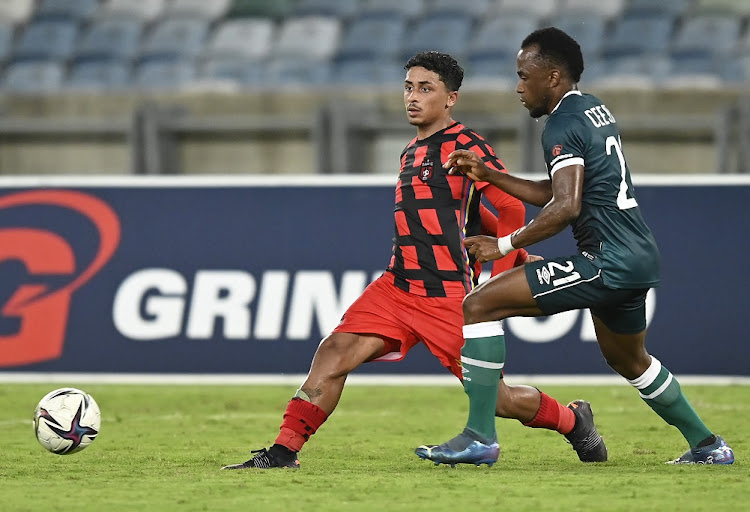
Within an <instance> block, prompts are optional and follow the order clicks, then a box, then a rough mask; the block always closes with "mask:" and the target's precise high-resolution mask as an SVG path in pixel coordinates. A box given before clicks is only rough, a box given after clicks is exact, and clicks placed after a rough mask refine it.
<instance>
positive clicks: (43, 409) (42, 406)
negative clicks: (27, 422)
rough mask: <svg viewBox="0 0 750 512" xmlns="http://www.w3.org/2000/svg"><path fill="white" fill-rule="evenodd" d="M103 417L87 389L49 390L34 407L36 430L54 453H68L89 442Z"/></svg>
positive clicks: (97, 432)
mask: <svg viewBox="0 0 750 512" xmlns="http://www.w3.org/2000/svg"><path fill="white" fill-rule="evenodd" d="M101 422H102V417H101V412H100V411H99V406H98V405H97V404H96V402H95V401H94V399H93V398H92V397H91V395H89V394H88V393H85V392H83V391H81V390H80V389H76V388H61V389H56V390H54V391H50V392H49V393H47V394H46V395H44V398H42V399H41V400H40V401H39V405H37V406H36V411H34V433H35V434H36V438H37V440H38V441H39V443H40V444H41V445H42V446H44V448H46V449H47V450H49V451H51V452H52V453H57V454H59V455H68V454H71V453H75V452H79V451H81V450H83V449H84V448H86V447H87V446H88V445H90V444H91V443H92V442H93V441H94V439H96V436H97V435H98V434H99V427H100V426H101Z"/></svg>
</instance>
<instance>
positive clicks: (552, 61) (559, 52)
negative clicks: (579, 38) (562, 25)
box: [521, 27, 583, 82]
mask: <svg viewBox="0 0 750 512" xmlns="http://www.w3.org/2000/svg"><path fill="white" fill-rule="evenodd" d="M534 45H536V46H537V47H538V48H539V57H540V58H541V59H542V60H543V61H544V62H545V64H547V65H548V66H560V67H562V68H563V69H565V70H566V71H567V73H568V75H569V76H570V78H571V80H573V81H574V82H578V81H579V80H580V79H581V74H582V73H583V54H582V53H581V47H580V46H579V44H578V43H577V42H576V40H575V39H573V38H572V37H570V36H569V35H568V34H566V33H565V32H563V31H562V30H560V29H559V28H556V27H547V28H540V29H539V30H535V31H534V32H532V33H531V34H529V35H528V36H526V39H524V40H523V42H522V43H521V48H524V49H525V48H528V47H529V46H534Z"/></svg>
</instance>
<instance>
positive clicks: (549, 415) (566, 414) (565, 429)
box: [524, 391, 576, 434]
mask: <svg viewBox="0 0 750 512" xmlns="http://www.w3.org/2000/svg"><path fill="white" fill-rule="evenodd" d="M539 394H540V395H542V402H541V403H540V404H539V410H538V411H537V413H536V416H534V419H533V420H531V421H530V422H528V423H524V425H526V426H527V427H532V428H546V429H549V430H556V431H558V432H560V433H561V434H567V433H569V432H570V431H571V430H573V427H574V426H575V424H576V415H575V414H573V411H572V410H570V409H568V408H567V407H565V406H564V405H563V404H561V403H560V402H558V401H557V400H555V399H554V398H552V397H551V396H549V395H545V394H544V393H542V392H541V391H540V392H539Z"/></svg>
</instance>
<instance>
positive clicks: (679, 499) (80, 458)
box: [0, 382, 750, 512]
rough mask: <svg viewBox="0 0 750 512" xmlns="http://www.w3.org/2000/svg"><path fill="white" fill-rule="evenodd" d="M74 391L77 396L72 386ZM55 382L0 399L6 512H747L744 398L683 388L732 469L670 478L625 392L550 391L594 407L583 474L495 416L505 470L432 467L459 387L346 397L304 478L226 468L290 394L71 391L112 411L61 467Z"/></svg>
mask: <svg viewBox="0 0 750 512" xmlns="http://www.w3.org/2000/svg"><path fill="white" fill-rule="evenodd" d="M66 385H73V386H76V383H75V382H71V383H69V384H68V383H66ZM57 387H62V385H60V384H52V385H49V384H48V385H41V384H4V385H3V386H2V387H1V388H0V404H2V407H0V411H1V412H0V432H2V442H1V445H0V449H1V452H0V510H2V511H4V512H7V511H24V510H28V511H32V510H101V511H106V512H115V511H119V510H138V511H140V512H143V511H152V510H154V511H170V510H185V511H187V510H209V511H223V510H255V511H277V510H279V511H280V510H298V511H352V510H356V511H359V510H372V511H378V512H389V511H419V510H427V511H451V512H454V511H455V510H506V511H525V510H530V511H540V512H542V511H543V512H547V511H558V510H559V511H575V510H591V511H599V510H602V511H629V512H630V511H638V512H642V511H650V510H654V511H656V510H658V511H672V510H676V511H690V510H696V511H697V510H713V509H719V510H750V470H749V469H748V468H750V466H749V465H748V463H747V462H746V460H747V459H746V457H747V456H746V455H745V454H746V453H748V450H750V422H749V421H748V419H750V386H684V389H685V391H686V393H687V395H688V397H689V399H690V400H691V401H692V403H693V405H694V407H695V408H696V410H698V412H699V413H700V414H701V415H702V417H703V418H704V420H705V421H706V422H707V423H708V425H709V427H710V428H712V429H713V430H714V431H715V432H718V433H720V434H722V435H723V436H724V437H725V439H727V441H728V442H729V443H730V445H732V447H733V448H734V450H735V454H736V457H737V462H736V463H735V464H734V465H733V466H715V467H714V466H705V467H704V466H668V465H665V464H664V461H666V460H668V459H670V458H674V457H676V456H678V455H680V454H681V453H682V452H683V451H684V450H685V448H686V445H685V443H684V440H683V439H682V437H681V436H680V434H679V432H678V431H677V430H676V429H674V428H673V427H670V426H667V425H665V424H663V423H662V422H661V420H660V419H659V418H658V417H657V416H656V415H655V414H654V413H653V412H651V410H650V409H648V407H647V406H646V405H645V404H644V403H643V402H641V400H640V399H639V398H638V394H637V393H636V392H635V390H633V389H632V388H630V387H628V386H625V385H621V386H588V387H583V386H543V387H542V389H543V390H544V391H546V392H547V393H548V394H550V395H552V396H554V397H556V398H558V399H559V400H560V401H563V402H567V401H570V400H573V399H576V398H585V399H587V400H590V401H591V402H592V404H593V408H594V413H595V417H596V422H597V424H598V427H599V430H600V432H601V433H602V435H603V436H604V438H605V440H606V442H607V445H608V447H609V454H610V455H609V458H610V460H609V461H608V462H606V463H603V464H588V465H584V464H582V463H580V462H579V461H578V459H577V457H576V455H575V453H574V452H573V450H572V449H571V448H570V446H569V445H568V444H566V443H565V442H564V440H563V438H562V437H561V436H560V435H558V434H556V433H554V432H549V431H542V430H537V429H529V428H526V427H523V426H522V425H520V424H519V423H518V422H516V421H510V420H498V432H499V436H500V442H501V445H502V453H501V458H500V460H499V461H498V463H497V464H496V465H495V466H494V467H492V468H489V467H487V466H481V467H475V466H459V467H456V468H450V467H448V466H434V465H433V464H431V463H429V462H427V461H421V460H419V459H418V458H417V457H416V456H415V455H414V453H413V450H414V448H415V447H416V446H418V445H420V444H423V443H427V442H441V441H444V440H446V439H447V438H449V437H451V436H453V435H454V434H456V433H457V432H459V430H460V429H461V428H462V427H463V425H464V422H465V419H466V410H467V403H468V402H467V399H466V397H465V395H464V394H463V391H462V390H461V388H460V387H459V386H458V384H456V386H443V387H439V386H438V387H427V386H424V387H422V386H413V387H395V386H350V387H347V389H345V391H344V396H343V398H342V400H341V403H340V405H339V408H338V409H337V410H336V412H335V413H334V414H333V416H332V417H331V418H330V419H329V421H328V422H327V423H326V424H325V425H324V426H323V427H322V428H321V430H320V431H319V432H318V434H316V436H315V437H314V438H313V440H312V441H311V442H310V443H308V445H307V446H306V447H305V448H304V449H303V451H302V453H301V455H300V461H301V463H302V468H301V469H300V470H297V471H294V470H272V471H231V472H230V471H220V470H219V468H220V467H221V466H222V465H223V464H227V463H234V462H241V461H243V460H245V459H247V458H249V456H250V453H249V452H250V450H251V449H258V448H261V447H264V446H268V445H269V443H271V442H272V441H273V439H274V438H275V435H276V432H277V431H278V426H279V423H280V419H281V413H282V411H283V409H284V406H285V404H286V401H287V400H288V399H289V397H290V396H291V395H292V394H293V393H294V389H295V388H294V387H291V386H211V385H206V386H168V385H159V386H143V385H110V384H106V385H104V384H102V385H93V384H85V385H84V384H81V385H78V386H77V387H81V388H82V389H85V390H86V391H88V392H89V393H91V394H92V395H93V396H94V398H95V399H96V400H97V402H98V403H99V405H100V407H101V410H102V429H101V434H100V436H99V438H98V439H97V440H96V441H95V442H94V443H93V444H92V445H91V446H90V447H89V448H87V449H86V450H84V451H83V452H80V453H77V454H73V455H69V456H58V455H54V454H51V453H47V452H46V451H44V449H43V448H42V447H41V446H40V445H39V444H38V443H37V441H36V439H35V438H34V435H33V432H32V427H31V416H32V412H33V409H34V407H35V405H36V403H37V401H38V400H39V399H40V398H41V397H42V396H43V395H44V394H45V393H46V392H48V391H50V390H52V389H54V388H57Z"/></svg>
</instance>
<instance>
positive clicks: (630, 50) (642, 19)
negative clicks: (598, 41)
mask: <svg viewBox="0 0 750 512" xmlns="http://www.w3.org/2000/svg"><path fill="white" fill-rule="evenodd" d="M673 25H674V19H673V18H672V17H671V16H665V15H659V14H658V15H644V16H641V15H632V16H624V17H622V18H619V19H618V20H616V21H615V25H614V30H613V31H612V33H611V34H609V35H608V36H607V39H606V40H605V42H604V47H603V53H604V55H605V57H607V58H610V57H620V56H628V55H641V54H645V53H649V54H652V55H653V54H656V53H659V52H661V51H663V50H665V49H666V48H667V46H668V45H669V42H670V39H671V35H672V29H673Z"/></svg>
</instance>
